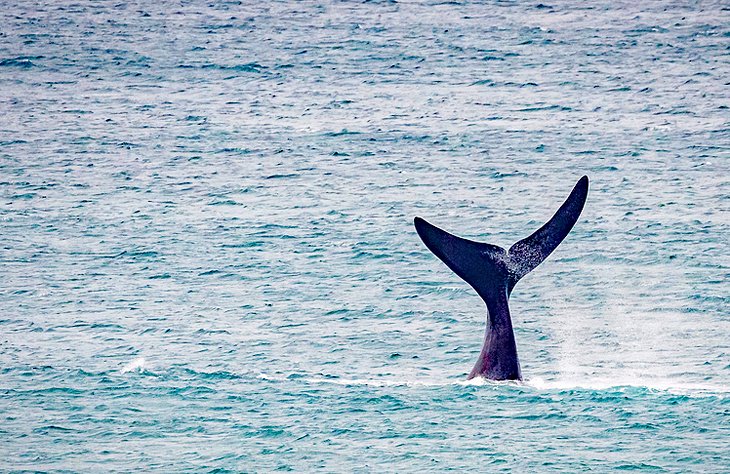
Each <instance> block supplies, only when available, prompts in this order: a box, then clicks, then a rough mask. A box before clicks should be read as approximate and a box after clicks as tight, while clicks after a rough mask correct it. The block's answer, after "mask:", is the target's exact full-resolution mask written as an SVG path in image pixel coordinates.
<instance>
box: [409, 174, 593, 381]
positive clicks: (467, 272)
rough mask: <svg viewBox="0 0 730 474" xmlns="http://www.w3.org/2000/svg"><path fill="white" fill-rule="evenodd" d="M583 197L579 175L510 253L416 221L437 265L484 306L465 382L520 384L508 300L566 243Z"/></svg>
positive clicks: (583, 181)
mask: <svg viewBox="0 0 730 474" xmlns="http://www.w3.org/2000/svg"><path fill="white" fill-rule="evenodd" d="M587 196H588V177H587V176H583V177H582V178H581V179H580V180H579V181H578V183H577V184H576V185H575V187H574V188H573V191H572V192H571V193H570V196H568V198H567V199H566V200H565V202H564V203H563V205H562V206H560V209H558V210H557V212H556V213H555V215H553V217H552V218H551V219H550V220H549V221H548V222H547V223H546V224H545V225H543V226H542V227H540V228H539V229H538V230H536V231H535V232H534V233H533V234H532V235H530V236H529V237H527V238H525V239H522V240H520V241H518V242H516V243H515V244H514V245H512V247H510V249H509V250H505V249H504V248H502V247H499V246H497V245H492V244H487V243H482V242H475V241H473V240H468V239H464V238H461V237H457V236H456V235H453V234H450V233H448V232H446V231H445V230H443V229H439V228H438V227H436V226H435V225H433V224H430V223H428V222H426V221H425V220H424V219H421V218H420V217H416V218H415V219H414V225H415V226H416V231H417V232H418V235H419V236H420V237H421V240H423V242H424V243H425V244H426V247H428V249H429V250H431V252H433V253H434V254H435V255H436V256H437V257H438V258H439V259H441V261H443V262H444V263H445V264H446V265H447V266H448V267H449V268H450V269H451V270H452V271H453V272H454V273H456V274H457V275H459V277H461V279H463V280H464V281H466V282H467V283H469V285H471V286H472V288H474V290H476V292H477V293H478V294H479V296H480V297H481V298H482V299H483V300H484V302H485V304H486V305H487V330H486V335H485V338H484V345H483V347H482V351H481V353H480V354H479V359H478V360H477V363H476V365H475V366H474V369H473V370H472V371H471V373H470V374H469V378H470V379H471V378H474V377H477V376H482V377H485V378H488V379H493V380H520V379H521V378H522V374H521V371H520V363H519V360H518V357H517V346H516V343H515V338H514V332H513V330H512V320H511V318H510V313H509V304H508V303H509V295H510V294H511V293H512V289H513V288H514V287H515V285H516V284H517V282H518V281H519V280H520V279H521V278H522V277H524V276H525V275H527V274H528V273H529V272H531V271H532V270H534V269H535V268H536V267H537V266H538V265H539V264H540V263H542V262H543V261H544V260H545V259H546V258H547V257H548V256H549V255H550V254H551V253H552V252H553V250H555V248H556V247H557V246H558V245H559V244H560V242H562V241H563V239H565V237H566V236H567V235H568V233H569V232H570V230H571V229H572V228H573V226H574V225H575V223H576V221H577V220H578V217H579V216H580V213H581V211H582V210H583V206H584V205H585V201H586V197H587Z"/></svg>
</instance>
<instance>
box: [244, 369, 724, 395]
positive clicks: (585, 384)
mask: <svg viewBox="0 0 730 474" xmlns="http://www.w3.org/2000/svg"><path fill="white" fill-rule="evenodd" d="M292 375H297V376H298V377H296V378H291V376H290V375H268V374H264V373H261V374H259V375H258V378H260V379H263V380H271V381H292V380H295V381H296V380H299V381H302V382H305V383H309V384H334V385H343V386H353V385H364V386H371V387H448V386H465V387H468V386H476V387H482V386H492V387H498V386H509V387H517V388H519V387H524V388H528V389H535V390H538V391H567V390H590V391H625V389H627V388H635V389H646V390H652V391H657V392H667V393H670V394H673V395H686V396H693V397H697V396H700V397H708V396H714V397H720V398H726V397H728V396H730V387H729V386H724V385H714V384H693V383H677V382H676V381H674V380H662V379H643V380H642V379H638V380H637V379H631V380H621V379H618V380H617V379H610V380H609V379H577V380H576V379H558V380H544V379H542V378H539V377H535V378H531V379H527V380H525V381H522V382H517V381H493V380H486V379H483V378H474V379H471V380H458V381H453V380H449V381H445V380H423V379H389V380H377V379H356V378H353V379H348V378H328V377H307V376H301V375H302V374H292Z"/></svg>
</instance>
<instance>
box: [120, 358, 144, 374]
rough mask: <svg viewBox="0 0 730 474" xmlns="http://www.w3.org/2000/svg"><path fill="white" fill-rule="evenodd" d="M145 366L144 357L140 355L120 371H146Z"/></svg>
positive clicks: (124, 372) (123, 372)
mask: <svg viewBox="0 0 730 474" xmlns="http://www.w3.org/2000/svg"><path fill="white" fill-rule="evenodd" d="M144 366H145V360H144V357H138V358H137V359H134V360H133V361H132V362H130V363H129V364H127V365H125V366H124V367H122V370H121V371H120V372H121V373H122V374H126V373H127V372H132V371H134V370H138V371H140V372H144Z"/></svg>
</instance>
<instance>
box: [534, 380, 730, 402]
mask: <svg viewBox="0 0 730 474" xmlns="http://www.w3.org/2000/svg"><path fill="white" fill-rule="evenodd" d="M524 384H525V385H526V386H529V387H533V388H536V389H538V390H612V389H616V390H621V389H626V388H643V389H648V390H653V391H658V392H669V393H671V394H675V395H688V396H719V397H721V398H725V397H727V396H729V395H730V387H729V386H724V385H715V384H701V383H699V384H698V383H683V382H677V381H676V380H669V379H659V378H656V379H655V378H640V379H638V378H631V379H621V378H611V379H608V378H587V379H558V380H543V379H541V378H539V377H534V378H531V379H528V380H526V381H525V382H524Z"/></svg>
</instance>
